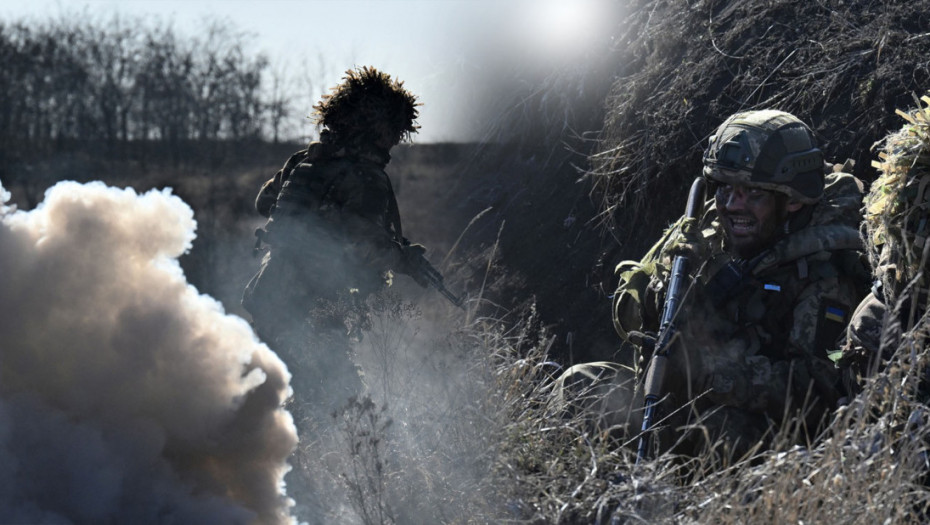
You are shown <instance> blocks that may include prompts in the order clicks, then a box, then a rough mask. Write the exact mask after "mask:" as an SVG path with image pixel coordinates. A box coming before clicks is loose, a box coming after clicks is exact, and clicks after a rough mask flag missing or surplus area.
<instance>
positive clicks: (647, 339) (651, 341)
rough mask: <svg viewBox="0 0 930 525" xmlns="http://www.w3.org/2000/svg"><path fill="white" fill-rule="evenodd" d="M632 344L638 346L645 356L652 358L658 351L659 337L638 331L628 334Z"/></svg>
mask: <svg viewBox="0 0 930 525" xmlns="http://www.w3.org/2000/svg"><path fill="white" fill-rule="evenodd" d="M627 336H628V338H629V341H630V343H632V344H633V345H635V346H638V347H639V348H640V350H641V351H642V353H643V355H644V356H651V355H652V354H653V352H655V351H656V341H657V340H658V337H657V336H656V334H654V333H652V332H638V331H636V330H633V331H631V332H630V333H629V334H627Z"/></svg>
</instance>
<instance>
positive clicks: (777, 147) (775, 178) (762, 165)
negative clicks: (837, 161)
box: [704, 109, 824, 204]
mask: <svg viewBox="0 0 930 525" xmlns="http://www.w3.org/2000/svg"><path fill="white" fill-rule="evenodd" d="M704 176H705V177H707V178H708V179H710V180H712V181H715V182H718V183H723V184H742V185H746V186H750V187H757V188H762V189H767V190H773V191H778V192H782V193H785V194H787V195H788V196H789V197H791V198H792V199H795V200H797V201H799V202H802V203H804V204H813V203H815V202H817V201H818V200H820V197H821V195H823V188H824V175H823V153H822V152H821V151H820V149H818V148H817V141H816V140H815V139H814V134H813V133H812V132H811V130H810V128H808V127H807V125H805V124H804V123H803V122H801V121H800V120H799V119H798V118H797V117H795V116H794V115H792V114H790V113H785V112H784V111H777V110H770V109H767V110H759V111H744V112H740V113H736V114H734V115H732V116H731V117H730V118H728V119H727V120H725V121H724V122H723V124H721V125H720V127H719V128H717V131H716V132H715V133H714V135H713V136H711V138H710V144H709V145H708V147H707V149H706V150H705V151H704Z"/></svg>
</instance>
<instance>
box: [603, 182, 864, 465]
mask: <svg viewBox="0 0 930 525" xmlns="http://www.w3.org/2000/svg"><path fill="white" fill-rule="evenodd" d="M861 196H862V188H861V185H860V183H859V182H858V180H856V179H855V178H854V177H852V176H851V175H848V174H843V173H835V174H832V175H830V176H829V177H828V179H827V187H826V190H825V193H824V199H823V200H822V201H821V202H820V203H819V204H817V205H816V207H815V209H814V212H813V215H812V217H811V219H810V222H809V224H807V225H806V226H805V227H803V228H801V229H799V230H798V231H796V232H793V233H791V234H788V235H785V236H783V237H782V238H781V239H780V240H778V241H777V242H776V243H775V244H774V245H773V246H771V248H770V249H768V250H766V251H764V252H763V253H762V254H761V255H759V256H757V257H755V258H754V259H752V260H750V261H743V260H737V259H735V258H734V257H733V256H731V255H729V254H728V253H727V252H726V251H725V249H724V244H723V237H724V236H723V233H722V232H721V230H720V225H719V224H718V223H717V221H715V220H714V219H715V214H714V213H713V212H711V213H708V214H707V215H705V219H704V221H703V224H701V225H700V230H701V231H700V233H699V234H698V237H699V238H698V239H696V240H694V233H687V232H682V225H684V224H685V223H684V221H679V223H678V224H676V225H675V226H673V227H672V229H671V230H670V231H669V232H668V233H667V235H666V236H665V238H664V239H663V241H660V243H659V245H657V246H656V247H654V248H653V250H652V251H651V252H650V255H649V256H647V258H646V259H644V260H643V261H641V262H639V263H631V262H626V263H621V265H620V266H618V273H619V277H620V283H619V286H618V288H617V292H616V294H615V295H614V303H613V304H614V323H615V327H616V329H617V331H618V333H619V334H620V335H621V336H622V337H623V338H624V339H626V340H627V341H629V340H630V334H631V333H634V334H635V333H636V332H656V331H657V330H658V323H659V316H660V314H661V308H662V304H663V302H664V299H665V293H664V290H665V286H666V285H667V282H668V268H669V267H670V263H671V259H672V256H673V252H675V246H676V244H680V243H676V240H689V241H691V242H689V243H688V244H689V249H692V250H696V251H698V252H700V254H701V255H702V257H701V258H700V259H701V260H700V263H699V264H696V265H694V266H695V267H696V269H695V271H694V272H693V275H692V278H693V279H694V283H695V286H692V287H691V289H690V290H689V291H688V294H687V296H686V299H685V303H684V305H683V306H682V310H681V311H682V312H684V314H683V315H682V316H681V319H680V320H679V321H678V325H677V326H678V331H679V337H678V339H677V342H676V343H674V344H675V347H674V348H673V350H672V351H671V356H672V357H671V364H670V367H671V368H670V369H669V370H668V371H667V372H666V378H665V385H666V390H667V392H668V394H669V398H668V400H667V401H664V402H663V406H664V407H666V411H667V412H668V411H671V410H673V409H675V408H678V407H681V406H684V405H687V404H688V403H689V402H690V405H689V407H688V409H686V410H682V411H679V412H677V414H676V415H675V416H673V417H672V418H671V420H670V421H668V422H667V424H666V425H665V427H666V428H667V429H668V430H671V431H672V432H665V436H664V439H662V438H661V437H660V439H661V440H662V441H664V443H663V444H661V445H660V446H661V447H667V446H668V444H669V443H671V442H672V439H673V432H674V431H675V430H676V429H679V428H681V427H683V426H684V425H686V424H694V423H696V422H697V421H698V419H700V423H701V424H702V425H704V426H705V427H707V428H708V430H709V431H710V436H711V442H713V441H715V438H718V437H719V438H722V439H723V441H724V442H727V443H728V444H729V446H730V448H731V450H733V451H735V452H737V453H739V452H742V451H744V448H745V447H746V446H749V445H751V444H753V443H755V442H756V441H758V440H760V439H762V438H763V437H764V436H766V434H769V433H770V432H771V430H773V429H776V428H779V427H780V425H781V423H783V422H784V419H785V417H786V416H788V417H792V416H794V415H796V413H797V412H798V411H799V410H801V409H802V408H804V409H807V413H806V416H807V417H806V418H805V421H806V423H807V425H808V426H807V429H808V430H809V431H811V432H813V431H814V430H815V429H816V428H817V427H818V426H819V424H820V422H821V419H822V417H823V416H824V413H825V411H826V410H827V409H828V408H830V407H832V406H833V405H834V404H835V402H836V401H837V399H838V398H839V397H840V395H841V391H840V385H839V383H838V375H837V372H836V370H835V369H834V366H833V364H832V363H831V362H830V361H829V360H828V359H827V351H828V350H829V349H831V348H832V347H833V345H834V344H835V341H837V339H838V338H839V336H840V335H841V334H842V331H843V329H844V327H845V326H846V322H847V321H848V318H849V314H850V312H851V308H852V306H853V305H855V304H856V303H857V302H858V299H859V297H860V296H861V292H860V290H861V288H862V284H863V280H864V268H863V267H862V266H861V264H862V263H861V261H860V258H859V254H858V252H857V250H858V248H859V247H860V245H861V243H860V240H859V234H858V216H859V215H858V210H859V205H860V200H861ZM691 228H696V227H695V226H693V225H692V226H691ZM685 229H688V228H687V227H685ZM648 357H649V356H642V358H645V359H648ZM769 437H771V435H770V434H769ZM737 439H739V441H740V443H736V441H737ZM705 444H706V443H705V442H704V440H703V438H702V435H701V432H697V431H695V432H691V433H690V435H689V436H688V438H686V439H685V440H683V441H682V442H681V443H680V444H679V445H678V447H677V449H676V450H677V451H679V452H683V453H688V454H695V453H697V452H699V451H700V449H701V448H702V447H703V446H704V445H705Z"/></svg>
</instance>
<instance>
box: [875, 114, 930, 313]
mask: <svg viewBox="0 0 930 525" xmlns="http://www.w3.org/2000/svg"><path fill="white" fill-rule="evenodd" d="M915 98H916V97H915ZM921 100H922V101H923V103H924V104H926V107H922V106H923V105H922V104H921ZM921 100H918V101H917V109H913V110H911V111H909V112H907V113H905V112H903V111H901V110H898V111H897V113H898V114H899V115H900V116H901V117H903V118H904V119H905V120H907V123H906V124H905V125H904V127H902V128H901V129H900V130H899V131H897V132H894V133H892V134H890V135H888V136H887V137H885V139H884V144H883V147H882V151H881V153H879V155H878V157H879V160H878V161H874V162H873V163H872V165H873V166H874V167H875V168H877V169H878V170H879V177H878V178H877V179H876V180H875V182H873V183H872V188H871V190H870V192H869V194H868V195H867V196H866V199H865V221H864V223H863V230H864V231H863V234H864V237H865V239H864V241H865V245H866V249H867V251H868V256H869V263H870V264H871V266H872V271H873V274H874V275H875V276H876V277H877V278H878V279H880V280H881V283H882V287H883V291H884V295H885V297H884V299H885V301H886V304H894V301H896V300H897V299H898V298H899V297H900V295H901V293H902V292H903V291H904V289H905V288H906V287H908V286H912V285H913V286H917V287H919V288H918V289H919V290H920V289H925V288H926V287H927V284H928V283H930V278H928V276H926V275H923V274H922V273H921V272H922V271H923V270H924V269H925V268H928V264H927V259H928V252H930V243H928V242H927V237H928V236H930V96H924V97H923V98H922V99H921ZM915 279H917V280H916V281H915Z"/></svg>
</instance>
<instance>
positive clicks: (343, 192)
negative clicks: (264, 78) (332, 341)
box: [243, 142, 402, 335]
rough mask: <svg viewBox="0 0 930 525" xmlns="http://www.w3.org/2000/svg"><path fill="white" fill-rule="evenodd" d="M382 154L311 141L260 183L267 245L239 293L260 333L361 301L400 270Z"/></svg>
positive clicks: (396, 224)
mask: <svg viewBox="0 0 930 525" xmlns="http://www.w3.org/2000/svg"><path fill="white" fill-rule="evenodd" d="M298 158H299V159H300V160H299V162H295V161H296V160H297V159H298ZM388 159H389V157H388V156H387V155H386V154H384V155H377V154H375V153H370V152H368V153H366V152H350V151H347V150H345V149H344V148H343V149H335V148H334V147H332V146H330V145H328V144H326V143H324V142H315V143H313V144H311V145H310V147H309V148H308V149H307V150H305V151H303V152H298V153H297V154H296V158H295V157H292V159H291V160H289V161H288V163H289V164H295V163H296V166H294V167H293V169H288V168H289V166H288V165H285V168H284V169H282V170H281V171H279V172H278V173H277V174H276V175H275V177H274V178H272V179H271V180H269V181H267V182H266V183H265V184H264V185H263V186H262V189H261V191H260V192H259V194H258V197H257V199H256V202H255V206H256V209H257V210H258V211H259V213H262V214H263V215H265V216H268V217H269V219H270V220H269V221H268V223H267V225H266V227H265V229H264V233H263V234H262V236H263V240H264V241H265V242H266V243H268V244H269V245H270V246H271V248H270V250H269V252H268V253H267V254H266V255H265V257H264V259H263V261H262V267H261V270H259V272H258V274H256V275H255V277H254V278H253V279H252V281H251V282H249V284H248V286H247V287H246V292H245V294H244V297H243V305H244V306H245V307H246V309H247V310H249V312H250V313H251V314H252V316H253V319H255V321H256V326H258V327H260V329H261V332H265V333H267V334H276V333H280V332H281V331H282V330H281V328H278V327H283V326H293V324H294V323H295V322H298V321H299V320H302V319H304V318H306V315H307V314H308V313H309V312H311V311H312V310H314V309H317V308H334V307H336V308H338V307H339V305H340V302H343V303H344V302H347V301H350V302H352V301H356V302H357V300H364V298H365V297H367V296H368V294H370V293H372V292H377V291H379V290H380V289H382V288H383V287H384V286H385V285H387V284H388V283H389V281H390V272H391V269H392V268H393V269H398V270H401V269H402V267H401V264H400V263H401V260H402V258H401V244H400V243H401V240H400V239H401V236H400V231H399V229H400V219H399V216H398V213H397V201H396V199H395V197H394V192H393V190H392V188H391V181H390V179H389V178H388V176H387V174H386V173H385V172H384V167H385V165H386V164H387V161H388ZM272 196H275V197H272ZM281 305H288V307H287V308H282V307H281ZM342 306H345V305H342ZM262 335H265V334H262Z"/></svg>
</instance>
